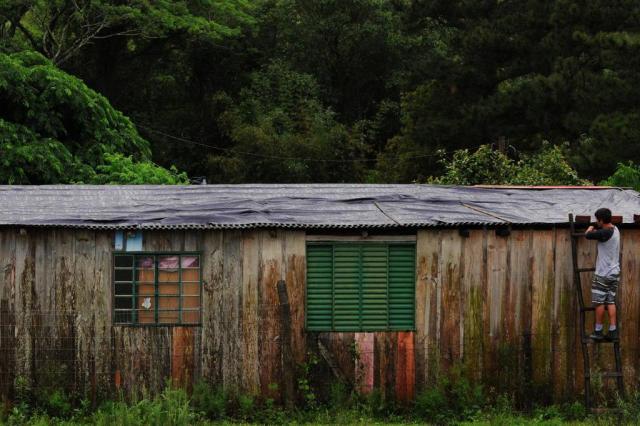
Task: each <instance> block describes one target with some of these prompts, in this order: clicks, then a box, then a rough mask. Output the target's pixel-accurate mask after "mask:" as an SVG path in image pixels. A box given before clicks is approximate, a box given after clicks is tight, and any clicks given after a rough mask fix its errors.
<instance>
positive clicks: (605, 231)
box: [584, 226, 613, 242]
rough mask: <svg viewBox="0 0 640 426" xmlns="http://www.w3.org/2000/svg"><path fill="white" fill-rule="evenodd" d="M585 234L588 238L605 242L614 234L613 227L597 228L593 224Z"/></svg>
mask: <svg viewBox="0 0 640 426" xmlns="http://www.w3.org/2000/svg"><path fill="white" fill-rule="evenodd" d="M584 236H585V238H586V239H587V240H597V241H601V242H605V241H607V240H609V238H611V237H612V236H613V228H602V229H595V228H594V227H593V226H590V227H589V228H587V231H586V232H585V235H584Z"/></svg>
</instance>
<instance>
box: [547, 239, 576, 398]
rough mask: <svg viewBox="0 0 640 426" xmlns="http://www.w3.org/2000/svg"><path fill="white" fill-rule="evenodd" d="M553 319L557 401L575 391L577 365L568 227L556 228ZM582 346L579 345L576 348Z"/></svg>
mask: <svg viewBox="0 0 640 426" xmlns="http://www.w3.org/2000/svg"><path fill="white" fill-rule="evenodd" d="M555 239H556V243H555V259H554V270H555V274H554V278H555V290H554V295H553V299H554V302H553V319H552V322H553V324H555V326H554V328H555V329H556V331H557V332H556V333H554V334H553V336H552V338H553V341H552V347H553V357H554V359H553V363H552V365H553V372H552V373H553V377H554V387H553V390H554V396H555V399H556V400H557V401H559V400H568V399H570V398H571V396H572V395H573V394H574V390H573V388H574V384H573V379H574V374H575V371H574V366H575V358H574V356H575V349H576V348H574V347H573V346H574V345H573V342H574V341H575V340H574V339H575V326H576V322H575V318H576V314H577V304H576V298H575V294H576V292H575V289H574V287H573V275H572V271H573V266H572V259H571V235H570V233H569V231H568V230H567V229H561V228H557V229H556V235H555ZM577 349H579V348H577Z"/></svg>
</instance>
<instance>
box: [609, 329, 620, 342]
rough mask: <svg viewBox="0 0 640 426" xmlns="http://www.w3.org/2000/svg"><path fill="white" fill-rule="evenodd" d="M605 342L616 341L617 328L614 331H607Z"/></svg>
mask: <svg viewBox="0 0 640 426" xmlns="http://www.w3.org/2000/svg"><path fill="white" fill-rule="evenodd" d="M607 340H618V329H617V328H616V329H615V330H609V333H608V334H607Z"/></svg>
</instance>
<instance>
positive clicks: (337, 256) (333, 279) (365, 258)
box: [306, 243, 415, 331]
mask: <svg viewBox="0 0 640 426" xmlns="http://www.w3.org/2000/svg"><path fill="white" fill-rule="evenodd" d="M414 299H415V245H414V244H384V243H353V244H351V243H346V244H345V243H335V244H310V245H308V246H307V306H306V308H307V309H306V312H307V329H309V330H314V331H384V330H412V329H413V328H414V324H415V321H414V315H415V313H414V305H415V302H414Z"/></svg>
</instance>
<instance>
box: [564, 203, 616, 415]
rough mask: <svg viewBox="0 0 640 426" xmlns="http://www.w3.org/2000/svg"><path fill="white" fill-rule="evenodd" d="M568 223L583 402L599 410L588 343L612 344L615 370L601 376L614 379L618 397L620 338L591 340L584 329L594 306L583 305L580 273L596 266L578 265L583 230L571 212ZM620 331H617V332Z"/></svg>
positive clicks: (590, 407)
mask: <svg viewBox="0 0 640 426" xmlns="http://www.w3.org/2000/svg"><path fill="white" fill-rule="evenodd" d="M589 221H590V218H589V219H587V221H586V223H585V222H582V221H580V223H585V224H588V223H589ZM569 225H570V227H571V255H572V258H573V262H572V263H573V282H574V285H575V289H576V292H577V296H578V306H579V309H580V334H581V336H580V342H581V346H582V360H583V362H584V403H585V408H586V409H587V410H590V411H601V410H599V409H596V408H594V407H592V401H591V364H590V359H589V344H594V345H598V344H612V345H613V354H614V357H615V371H610V372H604V373H602V375H601V377H602V378H603V379H615V380H616V385H617V388H618V394H619V395H620V397H622V396H623V395H624V386H623V383H622V361H621V357H620V340H619V339H616V340H608V339H604V340H593V339H591V338H590V337H589V335H588V333H587V331H586V324H585V316H586V313H587V312H592V311H595V307H594V306H591V303H589V306H585V304H584V297H583V296H582V275H583V273H585V272H594V271H595V270H596V268H594V267H590V268H583V267H580V266H579V265H578V240H579V239H580V238H584V235H585V233H584V232H578V231H576V221H574V217H573V214H569ZM619 333H620V332H619V331H618V334H619Z"/></svg>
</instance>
